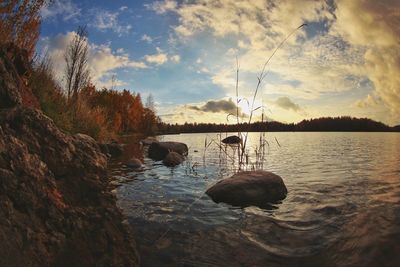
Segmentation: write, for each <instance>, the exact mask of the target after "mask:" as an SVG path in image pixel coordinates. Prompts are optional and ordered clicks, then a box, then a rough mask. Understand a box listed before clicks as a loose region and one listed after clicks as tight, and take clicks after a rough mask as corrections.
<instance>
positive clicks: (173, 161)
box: [163, 152, 185, 167]
mask: <svg viewBox="0 0 400 267" xmlns="http://www.w3.org/2000/svg"><path fill="white" fill-rule="evenodd" d="M184 160H185V158H184V157H183V156H182V155H181V154H178V153H176V152H169V153H168V154H167V156H166V157H165V158H164V159H163V164H164V165H165V166H167V167H175V166H177V165H179V164H181V163H182V162H183V161H184Z"/></svg>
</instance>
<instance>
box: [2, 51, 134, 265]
mask: <svg viewBox="0 0 400 267" xmlns="http://www.w3.org/2000/svg"><path fill="white" fill-rule="evenodd" d="M1 51H2V49H1V47H0V87H1V88H0V97H3V96H7V97H8V99H5V101H4V102H3V100H4V99H1V100H0V102H1V103H0V107H1V109H0V218H2V223H0V266H138V265H139V260H138V259H139V256H138V253H137V251H136V248H135V243H134V241H133V239H132V237H131V236H130V235H131V234H130V232H129V230H128V229H127V227H126V226H124V225H123V224H122V220H123V216H122V214H121V212H120V210H119V209H118V208H117V206H116V198H115V196H114V195H113V194H111V192H110V191H109V190H110V187H109V178H108V176H107V158H106V156H105V155H104V154H103V153H101V151H100V148H99V146H98V144H97V143H96V142H95V141H94V140H93V139H92V138H91V137H89V136H87V135H83V134H76V135H69V134H67V133H65V132H63V131H61V130H59V129H58V127H57V126H56V125H55V124H54V122H53V121H52V120H51V119H50V118H48V117H47V116H46V115H44V114H43V113H42V112H41V111H40V110H38V109H35V108H34V106H30V105H29V103H28V102H25V101H24V100H23V97H22V96H18V92H17V90H20V89H21V86H22V85H21V84H20V82H21V79H22V78H21V77H20V76H19V75H22V74H24V75H25V71H29V69H27V70H25V69H24V67H23V66H16V63H15V64H14V63H13V61H12V60H11V61H10V60H8V59H9V55H4V53H2V52H1ZM13 53H18V51H17V50H16V51H14V52H13ZM14 58H18V55H14ZM22 58H23V57H22ZM5 62H6V63H7V64H9V65H5V64H4V63H5ZM16 68H18V71H16ZM3 74H4V76H3ZM28 91H29V90H28ZM28 91H27V92H28ZM3 93H5V94H3ZM14 96H15V98H13V97H14Z"/></svg>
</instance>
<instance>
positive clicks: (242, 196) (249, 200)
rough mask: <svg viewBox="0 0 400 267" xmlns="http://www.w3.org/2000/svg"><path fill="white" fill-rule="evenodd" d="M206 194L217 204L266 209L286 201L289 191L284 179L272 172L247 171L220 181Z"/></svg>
mask: <svg viewBox="0 0 400 267" xmlns="http://www.w3.org/2000/svg"><path fill="white" fill-rule="evenodd" d="M206 193H207V195H209V196H210V197H211V198H212V200H214V201H215V202H217V203H219V202H224V203H228V204H231V205H233V206H240V207H246V206H253V205H254V206H259V207H265V206H267V205H268V203H276V202H278V201H280V200H282V199H285V198H286V194H287V189H286V186H285V184H284V183H283V180H282V178H281V177H280V176H278V175H276V174H274V173H272V172H267V171H245V172H240V173H237V174H235V175H233V176H232V177H230V178H227V179H225V180H222V181H219V182H218V183H217V184H215V185H214V186H212V187H211V188H209V189H208V190H207V192H206Z"/></svg>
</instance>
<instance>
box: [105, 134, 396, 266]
mask: <svg viewBox="0 0 400 267" xmlns="http://www.w3.org/2000/svg"><path fill="white" fill-rule="evenodd" d="M223 136H225V133H224V134H223ZM259 137H260V133H250V134H249V143H248V148H249V153H250V161H252V159H254V148H255V146H256V144H257V143H258V141H259ZM206 138H207V142H209V141H210V140H218V139H219V137H218V135H217V134H181V135H168V136H160V137H159V139H160V140H163V141H179V142H184V143H186V144H187V145H188V147H189V156H188V158H187V161H186V162H184V163H183V164H182V165H181V166H178V167H176V168H168V167H165V166H163V165H161V164H160V162H154V161H153V160H151V159H149V158H147V157H146V151H145V149H143V148H142V147H140V146H139V145H137V144H136V143H135V142H134V140H129V138H127V139H126V140H125V141H126V142H127V145H126V151H125V154H124V155H123V156H122V158H121V159H119V160H114V161H112V162H111V163H110V166H109V169H110V172H111V175H112V176H113V184H114V186H115V189H114V192H115V194H116V195H117V198H118V205H119V207H120V208H121V209H122V211H123V213H124V215H125V216H126V218H127V223H129V225H130V226H131V227H132V231H133V233H134V236H135V241H136V243H137V245H138V250H139V253H140V255H141V263H142V266H400V265H399V264H400V134H399V133H343V132H330V133H319V132H302V133H301V132H279V133H266V140H267V141H268V144H269V145H268V146H267V149H266V151H265V160H264V162H263V167H264V169H265V170H268V171H272V172H274V173H276V174H278V175H280V176H281V177H282V178H283V180H284V182H285V184H286V187H287V188H288V195H287V197H286V199H284V200H283V201H282V202H281V203H279V204H274V205H273V206H271V208H269V209H261V208H257V207H247V208H236V207H232V206H229V205H227V204H222V203H220V204H216V203H214V202H213V201H212V200H211V199H210V198H209V197H208V196H207V195H205V194H204V192H205V191H206V189H207V188H209V187H210V186H211V185H213V184H214V183H216V182H217V181H219V180H221V179H224V178H227V177H229V176H231V175H232V174H233V172H234V171H235V168H236V166H235V165H234V164H233V163H232V162H231V157H234V156H235V155H236V153H235V151H234V149H235V148H234V147H228V148H227V151H228V153H227V154H228V156H227V155H226V154H225V153H223V152H221V150H220V148H219V147H218V146H217V145H215V144H212V145H210V146H209V147H208V148H207V149H206V150H205V139H206ZM133 155H135V156H136V157H140V158H141V159H142V160H144V164H145V170H143V171H141V172H134V171H131V170H129V169H127V168H125V167H124V166H123V162H124V161H125V160H126V159H128V158H129V157H131V156H133ZM249 168H251V167H249Z"/></svg>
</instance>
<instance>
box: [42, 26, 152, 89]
mask: <svg viewBox="0 0 400 267" xmlns="http://www.w3.org/2000/svg"><path fill="white" fill-rule="evenodd" d="M74 36H75V32H69V33H67V34H59V35H57V36H55V37H54V38H46V39H44V40H42V41H41V45H42V47H43V51H44V52H45V53H47V54H48V55H49V57H50V59H51V60H52V62H53V69H54V74H55V76H56V78H57V79H58V80H59V81H60V82H61V83H62V81H63V77H64V69H65V60H64V53H65V50H66V48H67V46H68V44H69V43H70V42H71V41H72V40H73V38H74ZM89 67H90V72H91V75H92V79H93V82H95V83H97V84H98V85H100V86H103V85H104V79H105V78H106V77H109V76H111V75H112V74H113V73H112V72H113V71H114V70H116V69H120V68H132V69H143V68H147V66H146V64H145V63H143V62H138V61H134V60H131V59H130V58H129V57H128V56H127V55H124V54H122V55H121V54H117V55H116V54H114V53H113V51H112V50H111V48H110V47H109V46H108V45H95V44H89ZM119 84H120V83H119Z"/></svg>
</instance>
